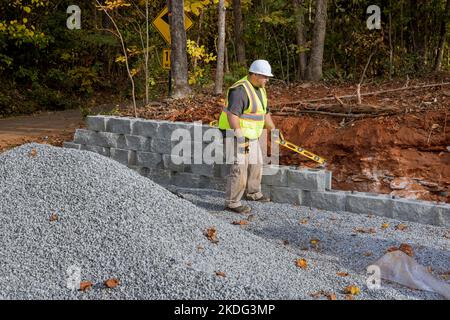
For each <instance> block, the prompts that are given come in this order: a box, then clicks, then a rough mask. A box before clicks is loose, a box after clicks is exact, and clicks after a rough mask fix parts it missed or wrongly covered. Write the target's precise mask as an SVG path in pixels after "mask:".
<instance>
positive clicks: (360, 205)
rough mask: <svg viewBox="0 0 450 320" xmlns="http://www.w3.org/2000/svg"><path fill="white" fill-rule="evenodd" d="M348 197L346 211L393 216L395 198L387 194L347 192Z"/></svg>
mask: <svg viewBox="0 0 450 320" xmlns="http://www.w3.org/2000/svg"><path fill="white" fill-rule="evenodd" d="M346 199H347V201H346V205H345V210H346V211H349V212H354V213H361V214H374V215H377V216H383V217H388V218H393V215H392V201H393V200H392V199H391V197H389V196H387V195H381V194H378V195H377V194H370V195H369V194H367V193H359V192H354V193H350V194H347V197H346Z"/></svg>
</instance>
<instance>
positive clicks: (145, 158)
mask: <svg viewBox="0 0 450 320" xmlns="http://www.w3.org/2000/svg"><path fill="white" fill-rule="evenodd" d="M136 165H137V166H140V167H146V168H159V169H162V168H163V162H162V156H161V154H159V153H154V152H142V151H136Z"/></svg>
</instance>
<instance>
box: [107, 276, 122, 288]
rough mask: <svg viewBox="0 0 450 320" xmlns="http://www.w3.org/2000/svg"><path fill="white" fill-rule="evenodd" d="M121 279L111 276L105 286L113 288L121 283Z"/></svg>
mask: <svg viewBox="0 0 450 320" xmlns="http://www.w3.org/2000/svg"><path fill="white" fill-rule="evenodd" d="M119 283H120V282H119V279H116V278H111V279H108V280H106V281H105V286H107V287H108V288H110V289H112V288H115V287H117V286H118V285H119Z"/></svg>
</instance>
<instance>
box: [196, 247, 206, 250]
mask: <svg viewBox="0 0 450 320" xmlns="http://www.w3.org/2000/svg"><path fill="white" fill-rule="evenodd" d="M197 250H198V251H201V250H205V248H203V246H197Z"/></svg>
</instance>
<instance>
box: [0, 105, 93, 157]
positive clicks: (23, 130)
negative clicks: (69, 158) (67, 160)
mask: <svg viewBox="0 0 450 320" xmlns="http://www.w3.org/2000/svg"><path fill="white" fill-rule="evenodd" d="M82 126H84V122H83V117H82V115H81V112H80V110H79V109H74V110H65V111H57V112H43V113H39V114H35V115H30V116H19V117H12V118H4V119H0V152H1V151H4V150H6V149H10V148H12V147H14V146H17V145H21V144H24V143H28V142H45V141H47V142H48V143H50V144H55V145H58V144H59V142H61V144H62V142H64V141H63V140H64V139H67V140H65V141H70V140H72V137H73V133H74V132H75V129H77V128H80V127H82Z"/></svg>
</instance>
